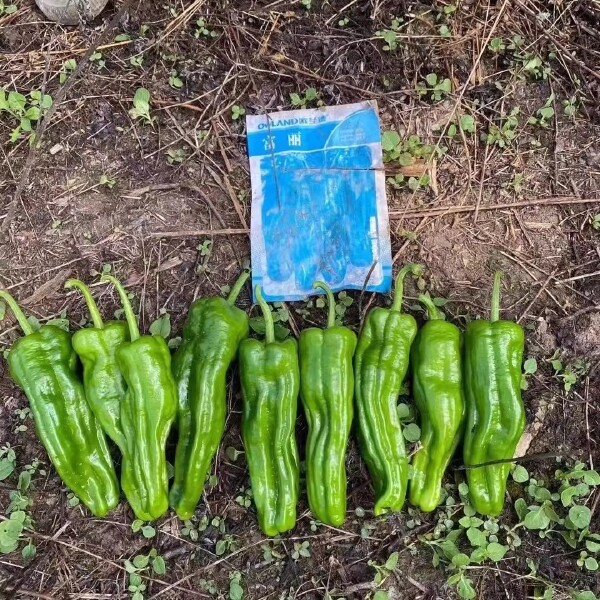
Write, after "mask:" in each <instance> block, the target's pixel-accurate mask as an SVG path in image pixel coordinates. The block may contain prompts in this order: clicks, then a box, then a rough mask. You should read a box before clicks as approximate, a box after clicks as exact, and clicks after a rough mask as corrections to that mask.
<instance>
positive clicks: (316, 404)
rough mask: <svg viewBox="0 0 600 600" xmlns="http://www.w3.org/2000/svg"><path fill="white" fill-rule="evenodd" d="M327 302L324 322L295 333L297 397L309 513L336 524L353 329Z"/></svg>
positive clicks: (342, 509) (342, 511) (342, 497)
mask: <svg viewBox="0 0 600 600" xmlns="http://www.w3.org/2000/svg"><path fill="white" fill-rule="evenodd" d="M313 287H318V288H321V289H323V290H324V291H325V292H326V294H327V298H328V302H329V315H328V320H327V328H326V329H319V328H317V327H310V328H309V329H305V330H304V331H302V333H301V334H300V344H299V346H300V397H301V399H302V404H303V406H304V412H305V414H306V421H307V423H308V438H307V442H306V487H307V491H308V502H309V504H310V509H311V511H312V513H313V514H314V516H315V517H316V518H317V519H318V520H319V521H322V522H323V523H326V524H328V525H333V526H339V525H341V524H342V523H343V522H344V519H345V518H346V447H347V445H348V436H349V435H350V427H351V425H352V415H353V395H354V372H353V368H352V357H353V356H354V350H355V348H356V335H355V334H354V332H353V331H352V330H350V329H348V328H347V327H341V326H336V324H335V314H336V313H335V299H334V297H333V293H332V292H331V290H330V289H329V287H327V286H326V285H325V284H324V283H322V282H316V283H315V284H314V286H313Z"/></svg>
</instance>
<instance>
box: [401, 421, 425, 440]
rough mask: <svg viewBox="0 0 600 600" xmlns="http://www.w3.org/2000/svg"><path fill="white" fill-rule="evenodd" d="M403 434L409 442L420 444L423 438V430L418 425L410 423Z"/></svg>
mask: <svg viewBox="0 0 600 600" xmlns="http://www.w3.org/2000/svg"><path fill="white" fill-rule="evenodd" d="M402 433H403V434H404V438H405V439H406V441H408V442H418V441H419V439H420V437H421V428H420V427H419V426H418V425H417V424H416V423H408V424H407V425H406V426H405V427H404V429H403V431H402Z"/></svg>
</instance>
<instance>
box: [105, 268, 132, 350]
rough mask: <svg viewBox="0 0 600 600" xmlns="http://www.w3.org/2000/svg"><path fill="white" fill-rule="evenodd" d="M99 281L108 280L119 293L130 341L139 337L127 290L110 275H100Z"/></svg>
mask: <svg viewBox="0 0 600 600" xmlns="http://www.w3.org/2000/svg"><path fill="white" fill-rule="evenodd" d="M100 281H110V282H111V283H112V284H113V285H114V286H115V289H116V290H117V292H118V293H119V297H120V298H121V304H122V305H123V309H124V310H125V318H126V319H127V325H128V326H129V337H130V338H131V341H132V342H134V341H135V340H137V339H138V338H139V337H140V329H139V327H138V324H137V319H136V318H135V315H134V314H133V308H131V302H129V298H128V297H127V292H126V291H125V288H124V287H123V284H122V283H121V282H120V281H119V280H118V279H115V278H114V277H113V276H112V275H102V277H101V278H100Z"/></svg>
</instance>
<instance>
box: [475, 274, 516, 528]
mask: <svg viewBox="0 0 600 600" xmlns="http://www.w3.org/2000/svg"><path fill="white" fill-rule="evenodd" d="M501 279H502V273H501V272H500V271H498V272H497V273H496V275H495V277H494V286H493V291H492V302H491V318H490V320H489V321H484V320H476V321H471V322H470V323H469V324H468V325H467V329H466V331H465V349H464V353H465V354H464V379H465V399H466V405H467V424H466V431H465V439H464V444H463V459H464V463H465V466H466V467H470V468H467V481H468V484H469V498H470V500H471V503H472V505H473V508H474V509H475V510H476V511H477V512H479V513H481V514H484V515H490V516H497V515H499V514H500V513H501V512H502V509H503V507H504V496H505V491H506V480H507V478H508V474H509V471H510V460H511V459H512V458H513V457H514V453H515V450H516V447H517V444H518V443H519V440H520V439H521V435H522V434H523V431H524V429H525V408H524V406H523V400H522V399H521V376H522V374H521V363H522V361H523V350H524V345H525V335H524V333H523V329H522V328H521V327H520V326H519V325H518V324H517V323H514V322H513V321H500V320H499V319H500V283H501ZM491 461H505V462H503V463H500V464H493V465H487V466H478V465H481V464H482V463H486V462H491Z"/></svg>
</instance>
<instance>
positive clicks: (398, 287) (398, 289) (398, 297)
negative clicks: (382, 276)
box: [392, 263, 423, 312]
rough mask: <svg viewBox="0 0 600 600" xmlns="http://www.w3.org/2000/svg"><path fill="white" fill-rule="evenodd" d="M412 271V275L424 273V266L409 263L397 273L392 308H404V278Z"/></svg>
mask: <svg viewBox="0 0 600 600" xmlns="http://www.w3.org/2000/svg"><path fill="white" fill-rule="evenodd" d="M409 273H411V274H412V275H423V266H422V265H419V264H416V263H409V264H408V265H406V266H404V267H402V269H400V271H398V275H396V284H395V286H394V302H393V303H392V310H395V311H397V312H400V311H401V310H402V298H403V296H404V278H405V277H406V276H407V275H408V274H409Z"/></svg>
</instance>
